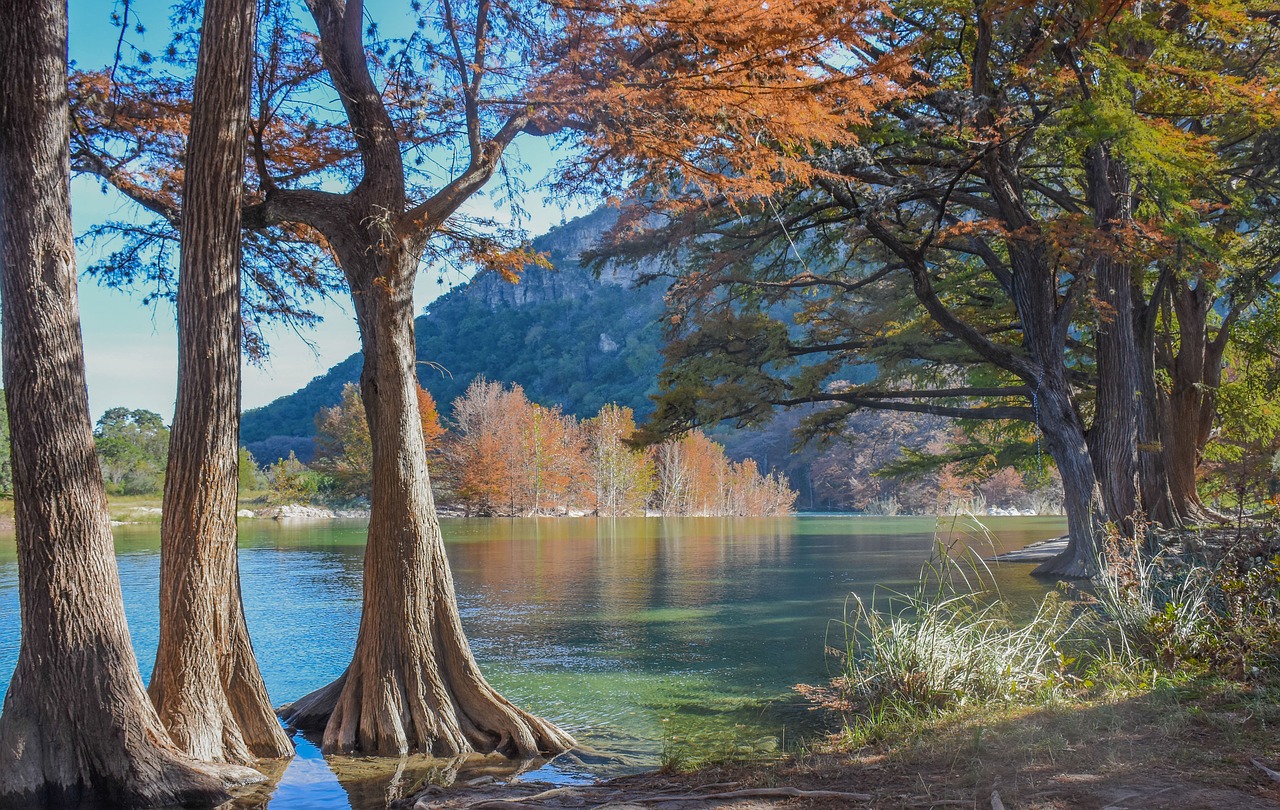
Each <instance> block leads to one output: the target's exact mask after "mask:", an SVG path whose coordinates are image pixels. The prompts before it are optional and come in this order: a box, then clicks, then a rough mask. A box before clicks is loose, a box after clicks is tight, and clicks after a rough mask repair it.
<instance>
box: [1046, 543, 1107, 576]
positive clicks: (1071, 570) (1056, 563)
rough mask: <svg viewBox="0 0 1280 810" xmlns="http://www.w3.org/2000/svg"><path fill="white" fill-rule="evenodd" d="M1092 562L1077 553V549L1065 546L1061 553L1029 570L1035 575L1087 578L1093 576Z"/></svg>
mask: <svg viewBox="0 0 1280 810" xmlns="http://www.w3.org/2000/svg"><path fill="white" fill-rule="evenodd" d="M1093 568H1094V563H1093V561H1092V560H1087V559H1085V558H1083V557H1082V555H1080V554H1079V552H1078V550H1077V549H1074V548H1072V547H1071V546H1070V545H1068V546H1067V548H1066V550H1065V551H1063V552H1062V553H1061V554H1058V555H1057V556H1055V557H1053V558H1052V559H1049V560H1046V561H1044V562H1042V563H1040V565H1038V566H1036V568H1035V570H1034V571H1032V572H1031V575H1032V576H1036V577H1057V578H1059V579H1088V578H1089V577H1091V576H1093V573H1094V572H1093Z"/></svg>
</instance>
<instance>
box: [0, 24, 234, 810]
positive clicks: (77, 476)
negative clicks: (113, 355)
mask: <svg viewBox="0 0 1280 810" xmlns="http://www.w3.org/2000/svg"><path fill="white" fill-rule="evenodd" d="M66 13H67V12H66V6H65V4H64V3H60V2H58V0H39V1H38V2H17V1H16V0H2V1H0V19H4V20H5V25H4V26H3V27H2V28H0V93H3V96H2V97H0V272H2V276H3V278H2V281H0V285H2V290H0V296H2V298H3V301H4V306H3V327H4V336H3V350H4V383H5V391H6V394H7V396H8V405H9V414H10V425H9V427H10V434H11V441H12V445H11V446H12V453H13V478H14V506H15V519H16V523H17V538H18V572H19V576H18V593H19V600H20V604H21V607H22V641H21V646H20V648H19V651H18V663H17V667H16V668H15V670H14V674H13V680H12V681H11V683H10V685H9V692H8V695H7V696H6V697H5V702H4V709H3V712H2V713H0V806H7V807H23V808H28V807H38V806H44V805H75V804H79V803H93V802H97V803H100V804H101V805H102V806H106V807H142V806H156V805H173V804H188V803H203V804H206V805H208V804H214V803H216V802H217V801H220V800H222V799H223V798H225V793H224V792H223V784H224V783H223V782H222V780H221V778H220V777H219V776H218V773H217V772H215V771H213V770H212V769H205V768H203V767H201V766H198V765H196V764H195V763H192V762H190V761H188V760H186V759H185V758H184V757H182V756H181V755H180V754H179V753H178V752H177V751H176V750H175V749H174V748H173V747H172V744H171V743H170V742H169V736H168V734H167V733H166V732H165V730H164V726H163V725H161V723H160V719H159V717H157V716H156V713H155V710H154V709H153V708H152V706H151V703H150V702H149V701H148V700H147V695H146V692H145V690H144V689H143V686H142V679H141V677H139V674H138V667H137V660H136V658H135V657H134V653H133V648H132V646H131V645H130V642H129V630H128V626H127V625H126V624H125V616H124V601H123V598H122V596H121V592H120V581H119V577H118V574H117V572H116V567H115V555H114V548H113V543H112V538H111V527H110V521H109V518H108V514H107V502H106V494H105V491H104V489H103V484H102V475H101V472H100V471H99V469H98V463H97V457H96V456H95V454H94V448H93V437H92V432H91V428H90V422H89V403H88V397H87V394H86V391H85V381H84V351H83V344H82V341H81V336H80V321H79V312H78V308H77V302H76V273H75V250H74V246H73V243H72V233H71V216H70V213H71V207H70V159H69V144H68V137H69V130H68V125H69V121H70V111H69V109H68V106H67V73H66V69H67V62H66V56H67V17H66Z"/></svg>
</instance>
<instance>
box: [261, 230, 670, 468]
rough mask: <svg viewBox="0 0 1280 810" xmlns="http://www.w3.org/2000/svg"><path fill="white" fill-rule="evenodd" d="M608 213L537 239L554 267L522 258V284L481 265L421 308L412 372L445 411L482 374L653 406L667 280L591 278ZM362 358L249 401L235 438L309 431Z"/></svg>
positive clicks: (574, 410)
mask: <svg viewBox="0 0 1280 810" xmlns="http://www.w3.org/2000/svg"><path fill="white" fill-rule="evenodd" d="M613 216H614V214H613V213H612V212H610V211H609V210H607V209H601V210H600V211H598V212H596V213H594V214H591V215H589V216H587V217H584V218H581V219H579V220H575V221H574V222H572V223H570V224H569V225H566V226H562V227H560V228H556V229H553V230H552V231H550V232H549V233H547V234H546V235H544V236H541V237H539V238H537V239H535V240H534V241H533V247H534V249H536V250H539V251H545V252H547V253H548V254H549V256H550V259H551V262H552V264H553V265H554V268H555V269H553V270H544V269H541V268H537V267H530V268H527V269H526V271H525V273H524V275H523V277H522V278H521V279H520V282H519V283H518V284H510V283H508V282H506V281H503V280H502V279H501V278H500V277H499V276H497V275H496V274H486V275H482V276H480V277H478V278H476V279H475V280H473V281H471V282H470V283H468V284H466V285H463V286H462V287H459V288H458V289H455V290H452V291H451V292H449V293H447V294H445V295H443V296H441V297H440V298H439V299H437V300H436V301H434V302H433V303H432V304H431V305H430V307H429V310H428V313H427V314H425V315H422V316H420V317H419V318H417V320H416V321H415V323H414V331H415V335H416V340H417V356H418V358H419V360H420V362H419V365H418V378H419V381H420V382H421V384H422V386H423V387H424V388H426V389H427V390H428V391H430V392H431V394H432V396H433V397H434V398H435V400H436V402H438V403H440V408H441V416H442V417H444V418H446V419H447V418H448V416H449V413H448V408H449V407H450V403H452V402H453V401H454V400H455V399H457V398H459V397H461V396H462V395H463V394H464V393H465V392H466V390H467V388H468V386H470V384H471V383H472V381H473V380H475V379H476V378H477V377H479V376H484V377H487V378H488V379H490V380H496V381H500V382H505V383H508V384H511V383H514V384H517V385H520V386H521V387H522V388H523V389H524V390H525V391H526V393H527V394H528V395H529V397H530V398H531V399H533V400H534V401H536V402H540V403H543V404H546V405H547V406H549V407H551V406H556V405H558V406H560V408H561V409H562V410H563V411H564V412H565V413H566V414H571V415H574V416H577V417H579V418H584V419H585V418H587V417H589V416H591V415H593V414H595V413H597V412H598V411H599V410H600V408H602V407H603V406H604V405H605V404H607V403H610V402H617V403H619V404H621V405H624V406H626V407H630V408H632V409H633V410H634V411H635V412H636V413H637V414H638V415H640V416H644V415H647V414H648V413H649V412H650V411H651V410H652V409H653V405H652V403H651V402H650V401H649V399H648V395H649V394H651V393H653V391H654V390H655V388H656V379H657V373H658V369H659V367H660V366H661V357H660V356H659V354H658V346H659V345H660V342H661V330H660V328H659V325H658V316H659V313H660V312H661V309H662V289H661V288H660V287H659V286H658V285H653V286H652V287H649V288H645V289H642V290H636V289H633V288H632V287H631V286H630V281H629V279H626V278H622V279H610V280H607V281H601V280H597V279H596V278H595V277H594V276H593V275H592V272H591V271H590V270H588V269H586V268H584V267H582V266H581V265H580V263H579V262H578V259H577V250H579V249H580V247H581V245H582V244H583V243H585V242H588V241H590V239H592V238H594V236H595V234H597V233H598V232H599V231H600V230H601V229H603V228H604V227H606V226H607V224H608V223H609V222H611V221H612V218H613ZM360 368H361V361H360V356H359V355H352V356H351V357H349V358H347V359H346V360H344V361H342V362H341V363H339V364H338V365H336V366H334V367H333V368H332V369H330V370H329V371H328V372H327V373H326V374H324V375H323V376H320V377H317V378H316V379H314V380H312V381H311V382H310V383H309V384H308V385H307V386H306V387H304V388H302V389H301V390H299V391H297V392H295V393H293V394H290V395H289V396H286V397H281V398H280V399H278V400H276V401H275V402H272V403H270V404H269V405H267V406H265V407H263V408H256V409H254V410H251V411H248V412H246V413H245V415H244V421H243V424H242V427H241V440H242V441H243V442H244V443H245V444H246V445H248V446H249V448H250V449H251V450H254V452H256V453H258V454H259V456H261V457H263V459H264V460H265V459H266V458H268V457H269V456H266V455H264V454H263V452H260V449H261V450H262V451H265V450H266V449H267V445H266V443H267V440H269V439H270V438H271V437H273V436H292V437H308V438H309V437H312V436H314V435H315V431H316V426H315V421H314V420H315V415H316V413H317V412H318V411H320V409H321V408H329V407H332V406H334V405H336V404H338V403H339V402H340V401H341V399H342V389H343V387H344V386H345V385H347V384H349V383H353V382H356V381H357V380H358V379H359V377H360ZM294 446H295V448H297V446H298V445H297V443H295V444H294ZM299 452H300V453H301V450H300V449H299ZM304 457H306V456H305V455H304Z"/></svg>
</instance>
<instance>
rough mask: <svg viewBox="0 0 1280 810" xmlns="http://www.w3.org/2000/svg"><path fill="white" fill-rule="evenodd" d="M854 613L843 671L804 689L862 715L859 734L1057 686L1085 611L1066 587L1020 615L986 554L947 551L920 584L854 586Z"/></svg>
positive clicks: (855, 715)
mask: <svg viewBox="0 0 1280 810" xmlns="http://www.w3.org/2000/svg"><path fill="white" fill-rule="evenodd" d="M849 605H850V607H849V610H848V611H847V616H846V619H845V622H844V626H845V628H846V634H847V644H846V648H845V649H844V650H842V651H840V657H841V658H842V662H843V672H842V674H841V676H840V677H838V678H837V679H835V680H834V681H833V682H832V683H831V684H830V686H828V687H820V688H816V687H800V691H801V692H802V694H805V695H806V696H807V697H809V698H810V699H811V700H814V701H816V702H817V703H819V704H820V705H823V706H826V707H827V708H832V709H837V710H839V711H841V712H842V713H844V714H845V715H846V716H850V717H852V718H853V722H854V728H855V730H856V731H857V732H858V734H859V736H863V737H866V736H877V735H878V734H879V733H880V732H882V731H887V730H889V729H891V728H892V729H897V730H899V731H901V730H902V729H903V727H904V726H909V725H911V724H912V722H913V721H914V720H916V719H919V718H923V717H929V716H933V715H936V714H938V713H941V712H946V711H950V710H953V709H957V708H960V707H963V706H968V705H972V704H983V703H990V702H997V701H1001V702H1003V701H1019V700H1029V699H1031V698H1032V696H1036V697H1039V698H1043V697H1045V696H1047V695H1049V694H1051V693H1052V692H1053V691H1054V690H1055V689H1056V688H1057V687H1058V686H1059V685H1060V684H1061V683H1062V682H1063V672H1064V668H1065V667H1066V666H1068V665H1069V664H1070V663H1071V661H1072V659H1071V658H1070V657H1068V656H1067V655H1066V654H1065V653H1064V649H1065V647H1066V642H1067V640H1068V639H1069V637H1070V634H1071V631H1072V628H1073V626H1074V624H1075V621H1076V620H1075V618H1073V616H1072V611H1071V609H1070V606H1069V605H1068V604H1067V603H1065V602H1064V601H1063V600H1062V599H1061V598H1060V597H1059V596H1058V594H1056V593H1051V594H1048V595H1047V596H1046V598H1045V599H1043V600H1042V601H1041V602H1040V603H1039V604H1038V605H1037V606H1036V608H1035V611H1034V612H1033V613H1032V615H1031V616H1030V617H1025V616H1024V617H1015V616H1014V615H1012V614H1011V613H1010V610H1009V606H1008V604H1007V603H1006V602H1005V601H1004V600H1002V599H1001V598H1000V594H999V591H998V590H997V589H996V588H995V586H994V583H993V580H992V579H991V577H990V575H989V572H988V571H986V570H985V569H984V568H983V567H982V566H981V563H980V562H972V563H971V564H969V565H968V566H967V567H966V566H964V565H962V564H961V563H958V562H956V561H955V560H954V559H952V557H951V556H950V555H949V554H947V553H945V550H942V553H939V554H938V555H935V558H934V560H933V561H931V562H930V563H929V564H928V565H927V566H926V567H925V569H924V570H923V571H922V573H921V577H920V580H919V582H918V583H917V585H916V588H915V590H914V591H913V592H910V593H904V592H900V591H892V590H888V589H883V588H877V589H876V590H875V591H874V592H873V594H872V597H871V599H869V600H864V599H862V598H861V597H859V596H857V595H854V596H852V597H851V598H850V603H849Z"/></svg>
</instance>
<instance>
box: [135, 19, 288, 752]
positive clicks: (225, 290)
mask: <svg viewBox="0 0 1280 810" xmlns="http://www.w3.org/2000/svg"><path fill="white" fill-rule="evenodd" d="M256 11H257V8H256V0H208V2H206V4H205V8H204V20H203V25H202V26H201V39H200V55H199V59H198V62H197V66H196V79H195V94H194V98H193V106H192V115H191V133H190V138H189V140H188V143H187V164H186V175H185V179H184V184H183V212H182V228H181V239H182V243H181V244H182V253H181V256H182V258H181V264H180V268H179V276H178V353H179V359H178V394H177V402H176V405H175V410H174V420H173V431H172V434H171V439H170V446H169V464H168V469H167V471H166V475H165V493H164V514H163V518H162V520H161V525H160V561H161V562H160V644H159V647H158V649H157V651H156V664H155V669H154V671H153V673H152V676H151V684H150V689H149V691H150V694H151V699H152V701H153V702H154V704H155V706H156V709H157V711H158V712H159V714H160V719H161V720H162V721H163V722H164V724H165V726H166V727H167V728H168V729H169V733H170V735H171V736H172V738H173V741H174V743H175V744H176V745H177V746H178V748H179V749H180V750H182V751H183V752H184V753H186V754H188V755H189V756H191V757H193V758H195V759H199V760H203V761H207V762H235V763H242V764H248V763H250V762H252V761H254V760H255V759H256V758H258V757H264V758H275V757H283V756H287V755H289V754H291V753H292V750H293V749H292V746H291V745H290V743H289V739H288V737H287V736H285V733H284V730H283V729H282V728H281V727H280V723H279V721H278V720H277V719H276V716H275V712H274V711H272V708H271V702H270V699H269V698H268V697H267V690H266V686H265V685H264V684H263V681H262V675H261V673H260V672H259V670H258V663H257V660H256V659H255V657H254V653H253V646H252V644H251V643H250V641H249V631H248V628H247V627H246V625H245V618H244V609H243V606H242V604H241V598H240V574H239V566H238V562H237V559H236V540H237V532H236V509H237V485H238V476H237V469H238V468H237V465H238V450H239V443H240V442H239V433H240V205H241V198H242V196H243V180H244V160H245V130H246V128H247V125H248V118H249V93H250V78H251V74H250V69H251V67H252V61H253V41H254V28H255V15H256Z"/></svg>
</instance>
